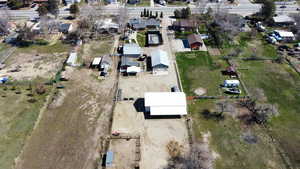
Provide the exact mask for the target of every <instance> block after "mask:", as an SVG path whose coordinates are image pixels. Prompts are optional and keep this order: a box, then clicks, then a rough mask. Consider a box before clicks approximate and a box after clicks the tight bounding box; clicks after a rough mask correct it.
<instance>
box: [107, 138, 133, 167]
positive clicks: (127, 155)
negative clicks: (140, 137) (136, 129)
mask: <svg viewBox="0 0 300 169" xmlns="http://www.w3.org/2000/svg"><path fill="white" fill-rule="evenodd" d="M135 145H136V139H130V140H126V139H114V140H112V141H111V142H110V147H111V148H112V149H110V151H113V152H114V153H115V154H114V161H116V162H117V163H115V164H114V165H113V166H112V167H107V168H108V169H112V168H122V169H127V168H134V160H135V150H136V146H135ZM125 147H126V148H125Z"/></svg>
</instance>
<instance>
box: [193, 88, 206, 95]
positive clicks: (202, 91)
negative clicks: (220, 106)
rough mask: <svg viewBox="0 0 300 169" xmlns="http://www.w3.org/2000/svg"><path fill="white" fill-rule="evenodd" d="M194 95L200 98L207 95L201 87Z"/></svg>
mask: <svg viewBox="0 0 300 169" xmlns="http://www.w3.org/2000/svg"><path fill="white" fill-rule="evenodd" d="M194 93H195V94H196V95H198V96H202V95H204V94H206V89H204V88H202V87H199V88H197V89H196V90H194Z"/></svg>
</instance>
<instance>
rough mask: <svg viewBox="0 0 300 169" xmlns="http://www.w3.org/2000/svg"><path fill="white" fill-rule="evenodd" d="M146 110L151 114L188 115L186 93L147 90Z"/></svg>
mask: <svg viewBox="0 0 300 169" xmlns="http://www.w3.org/2000/svg"><path fill="white" fill-rule="evenodd" d="M145 110H146V112H149V113H150V115H151V116H157V115H169V116H172V115H187V104H186V95H185V93H184V92H147V93H145Z"/></svg>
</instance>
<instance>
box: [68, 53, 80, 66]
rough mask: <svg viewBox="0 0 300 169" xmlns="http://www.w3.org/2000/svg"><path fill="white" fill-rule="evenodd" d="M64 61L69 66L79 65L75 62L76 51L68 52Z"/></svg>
mask: <svg viewBox="0 0 300 169" xmlns="http://www.w3.org/2000/svg"><path fill="white" fill-rule="evenodd" d="M66 63H67V65H69V66H79V64H78V63H77V53H76V52H72V53H70V55H69V57H68V60H67V62H66Z"/></svg>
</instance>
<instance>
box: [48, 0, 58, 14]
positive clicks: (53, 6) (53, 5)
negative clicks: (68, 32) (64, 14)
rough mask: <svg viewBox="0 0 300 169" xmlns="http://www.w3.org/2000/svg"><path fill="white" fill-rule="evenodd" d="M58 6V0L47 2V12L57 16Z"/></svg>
mask: <svg viewBox="0 0 300 169" xmlns="http://www.w3.org/2000/svg"><path fill="white" fill-rule="evenodd" d="M58 5H59V1H58V0H49V1H48V11H49V12H50V13H51V14H53V15H55V16H58V13H59V8H58Z"/></svg>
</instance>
